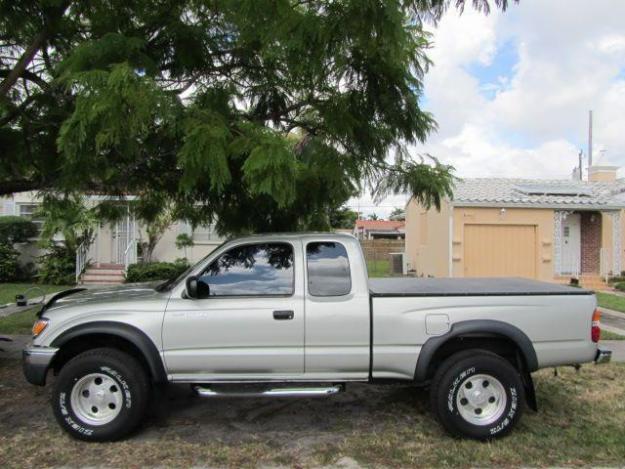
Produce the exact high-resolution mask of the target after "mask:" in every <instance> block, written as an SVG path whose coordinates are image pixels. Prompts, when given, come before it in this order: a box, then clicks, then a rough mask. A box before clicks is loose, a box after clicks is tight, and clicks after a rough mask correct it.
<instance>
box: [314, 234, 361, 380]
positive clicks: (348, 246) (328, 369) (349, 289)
mask: <svg viewBox="0 0 625 469" xmlns="http://www.w3.org/2000/svg"><path fill="white" fill-rule="evenodd" d="M304 250H305V254H306V299H305V302H306V346H305V370H306V376H307V377H308V378H310V379H328V380H331V379H337V380H346V379H347V380H348V379H355V380H359V379H366V378H367V377H368V375H369V326H370V324H369V290H368V287H367V285H366V283H367V282H366V274H365V273H364V271H363V268H364V267H363V265H362V264H363V263H364V260H362V254H361V253H360V251H359V249H358V247H357V245H356V244H355V243H345V244H343V243H341V242H338V241H335V240H323V239H319V240H318V241H317V240H307V241H306V242H305V246H304ZM350 261H352V262H350ZM350 264H353V265H350ZM363 284H364V285H363Z"/></svg>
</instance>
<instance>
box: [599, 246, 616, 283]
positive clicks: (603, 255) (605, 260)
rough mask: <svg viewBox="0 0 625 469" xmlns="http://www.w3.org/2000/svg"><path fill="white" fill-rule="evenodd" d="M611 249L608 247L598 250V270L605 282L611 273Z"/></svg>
mask: <svg viewBox="0 0 625 469" xmlns="http://www.w3.org/2000/svg"><path fill="white" fill-rule="evenodd" d="M612 265H613V263H612V251H611V250H610V249H608V248H601V249H600V250H599V272H600V273H601V276H602V277H603V278H604V279H605V281H606V282H607V281H608V280H609V279H610V276H611V275H612Z"/></svg>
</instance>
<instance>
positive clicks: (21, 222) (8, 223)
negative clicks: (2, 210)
mask: <svg viewBox="0 0 625 469" xmlns="http://www.w3.org/2000/svg"><path fill="white" fill-rule="evenodd" d="M35 236H37V225H35V224H34V223H33V222H32V221H30V220H29V219H27V218H24V217H16V216H5V217H0V243H6V244H14V243H24V242H26V241H28V240H29V239H30V238H34V237H35Z"/></svg>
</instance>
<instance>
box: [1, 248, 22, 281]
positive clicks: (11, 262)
mask: <svg viewBox="0 0 625 469" xmlns="http://www.w3.org/2000/svg"><path fill="white" fill-rule="evenodd" d="M19 256H20V253H19V252H17V251H16V250H15V248H14V247H13V246H12V245H10V244H8V243H2V242H0V282H10V281H12V280H17V278H18V277H19V272H20V265H19V262H18V261H17V259H18V258H19Z"/></svg>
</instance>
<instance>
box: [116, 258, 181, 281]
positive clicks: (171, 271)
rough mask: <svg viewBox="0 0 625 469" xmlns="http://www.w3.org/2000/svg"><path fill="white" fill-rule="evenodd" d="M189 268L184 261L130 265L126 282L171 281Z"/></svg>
mask: <svg viewBox="0 0 625 469" xmlns="http://www.w3.org/2000/svg"><path fill="white" fill-rule="evenodd" d="M188 268H189V263H188V262H187V260H186V259H178V260H176V262H142V263H139V264H131V265H129V266H128V270H127V271H126V282H127V283H135V282H149V281H150V280H171V279H174V278H176V277H178V276H179V275H180V274H181V273H183V272H184V271H185V270H187V269H188Z"/></svg>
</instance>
